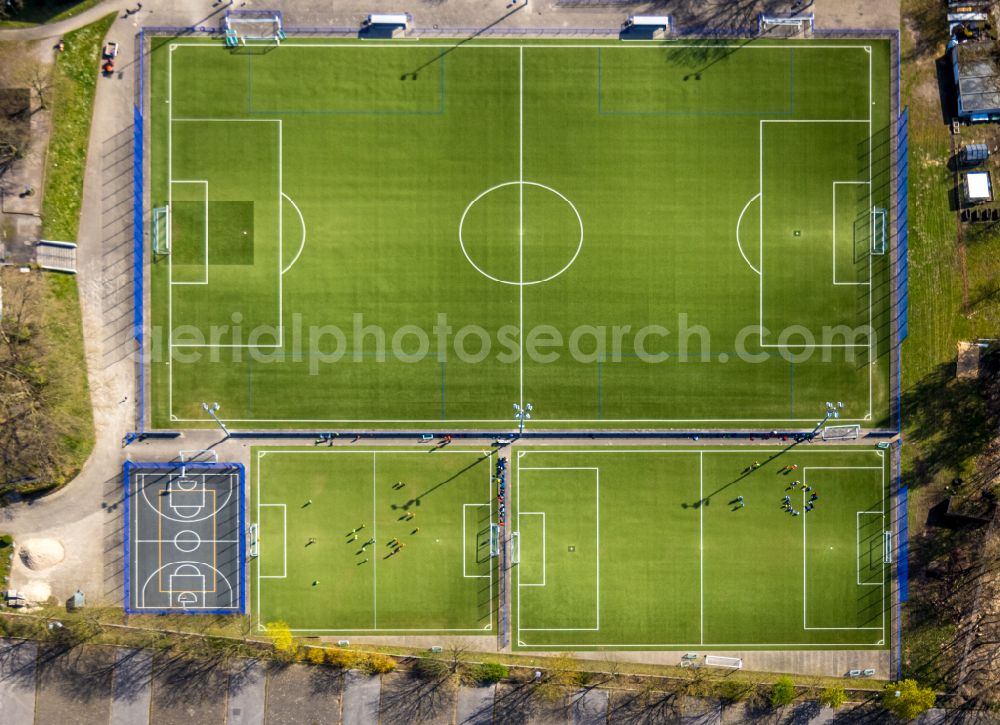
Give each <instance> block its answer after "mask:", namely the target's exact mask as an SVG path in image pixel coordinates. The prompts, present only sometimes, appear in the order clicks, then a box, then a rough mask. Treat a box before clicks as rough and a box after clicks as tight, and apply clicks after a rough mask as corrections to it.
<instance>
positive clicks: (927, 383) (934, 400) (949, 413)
mask: <svg viewBox="0 0 1000 725" xmlns="http://www.w3.org/2000/svg"><path fill="white" fill-rule="evenodd" d="M998 361H1000V354H995V353H994V354H991V355H988V356H986V357H985V358H983V359H982V360H981V362H980V376H979V378H978V379H977V378H966V379H959V378H957V377H956V376H955V372H956V365H955V363H952V362H949V363H944V364H941V365H938V366H937V367H936V368H935V369H934V370H933V371H931V372H930V373H929V374H927V375H925V376H924V377H923V378H922V379H920V380H919V381H917V383H916V384H914V385H913V386H911V387H910V388H908V389H907V390H905V391H904V392H903V396H902V401H901V408H902V416H903V420H904V421H905V422H906V429H907V433H908V435H909V436H910V437H911V438H912V439H913V441H914V442H915V443H917V444H919V450H920V453H919V455H918V456H917V457H916V458H915V460H914V469H913V472H912V477H911V478H910V481H909V483H910V486H911V487H914V488H915V487H917V486H921V485H924V484H926V483H929V482H930V481H931V480H932V479H933V478H934V476H935V474H938V473H940V472H942V471H946V472H952V473H956V474H958V473H960V472H961V471H962V470H963V467H964V465H965V464H966V463H967V461H968V460H969V459H970V458H971V457H973V456H975V455H978V454H980V453H982V452H983V451H984V450H985V448H986V446H987V444H988V443H989V442H990V440H991V439H992V438H993V436H994V435H995V431H996V427H997V422H998V421H997V410H996V408H995V406H991V405H989V404H988V399H989V398H991V397H992V398H994V399H995V398H996V394H997V392H998V390H997V388H998V384H997V373H998V370H997V368H998V364H997V363H998Z"/></svg>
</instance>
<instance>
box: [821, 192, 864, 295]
mask: <svg viewBox="0 0 1000 725" xmlns="http://www.w3.org/2000/svg"><path fill="white" fill-rule="evenodd" d="M840 184H843V185H867V186H868V188H869V192H868V193H869V196H871V182H869V181H834V182H833V244H832V245H831V246H832V247H833V284H834V285H835V286H836V285H847V286H853V285H867V286H868V287H871V284H872V283H871V275H869V278H868V281H867V282H838V281H837V186H838V185H840ZM852 257H853V255H852Z"/></svg>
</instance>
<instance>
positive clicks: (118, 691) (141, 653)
mask: <svg viewBox="0 0 1000 725" xmlns="http://www.w3.org/2000/svg"><path fill="white" fill-rule="evenodd" d="M152 675H153V653H152V652H150V651H149V650H138V649H126V648H124V647H122V648H120V649H119V650H118V658H117V662H116V664H115V676H114V679H112V681H111V725H148V723H149V698H150V691H151V687H150V683H151V681H152Z"/></svg>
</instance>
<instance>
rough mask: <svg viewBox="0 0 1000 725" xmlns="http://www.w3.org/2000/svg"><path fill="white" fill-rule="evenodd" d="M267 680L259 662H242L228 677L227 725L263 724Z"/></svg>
mask: <svg viewBox="0 0 1000 725" xmlns="http://www.w3.org/2000/svg"><path fill="white" fill-rule="evenodd" d="M266 683H267V679H266V677H265V676H264V667H263V665H261V664H260V663H259V662H254V661H253V660H244V661H243V662H241V663H240V666H239V668H238V669H237V671H236V672H234V673H233V674H231V675H230V676H229V703H228V707H227V708H226V722H227V723H228V725H261V724H262V723H263V722H264V699H265V697H264V696H265V686H266Z"/></svg>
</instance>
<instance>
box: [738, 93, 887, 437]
mask: <svg viewBox="0 0 1000 725" xmlns="http://www.w3.org/2000/svg"><path fill="white" fill-rule="evenodd" d="M870 82H871V78H870V77H869V88H868V97H869V99H870V98H871V86H870ZM765 123H867V124H868V125H869V131H870V130H871V113H870V111H869V118H868V120H865V119H844V118H840V119H836V118H835V119H794V118H783V119H761V121H760V123H759V127H758V132H759V135H760V152H759V153H760V180H759V183H760V190H759V196H760V200H761V202H760V215H759V216H760V240H759V244H760V258H759V259H758V260H757V263H758V265H760V273H759V274H760V310H759V312H760V315H759V318H760V328H759V341H760V346H761V347H763V348H782V347H787V345H781V344H777V343H765V342H764V196H763V194H764V124H765ZM870 136H871V134H870V133H869V138H870ZM870 147H871V143H870V141H869V157H870V151H871V148H870ZM870 161H871V159H870V158H869V175H870V173H871V168H870ZM870 271H871V260H870V259H869V279H870V278H871V274H870ZM868 316H869V319H868V322H869V326H870V325H871V305H870V304H869V306H868ZM870 338H871V336H869V340H868V342H867V343H836V344H835V343H827V344H819V343H813V345H812V347H813V348H815V349H826V348H855V347H867V348H870V347H871V345H872V340H871V339H870ZM871 385H872V380H871V372H870V371H869V376H868V387H869V390H868V400H869V406H868V411H869V412H868V415H866V416H865V418H863V420H867V419H868V418H870V417H871V404H870V401H871V400H872V391H871Z"/></svg>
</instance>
